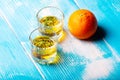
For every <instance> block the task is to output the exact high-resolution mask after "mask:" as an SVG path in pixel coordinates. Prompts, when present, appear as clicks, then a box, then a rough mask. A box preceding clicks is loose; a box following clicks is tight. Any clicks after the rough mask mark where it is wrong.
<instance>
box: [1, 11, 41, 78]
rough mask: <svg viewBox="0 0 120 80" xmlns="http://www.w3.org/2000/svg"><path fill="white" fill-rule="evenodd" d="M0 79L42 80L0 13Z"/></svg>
mask: <svg viewBox="0 0 120 80" xmlns="http://www.w3.org/2000/svg"><path fill="white" fill-rule="evenodd" d="M0 79H1V80H21V79H24V80H28V79H29V80H30V79H42V76H41V75H40V74H39V72H38V71H37V69H36V68H35V66H34V65H33V63H31V61H30V59H29V58H28V57H27V56H26V55H25V51H24V50H23V47H22V46H21V44H20V43H19V41H18V39H17V38H16V37H15V34H13V32H12V31H11V30H10V28H9V27H8V24H7V23H6V21H5V19H4V18H3V16H2V14H1V11H0Z"/></svg>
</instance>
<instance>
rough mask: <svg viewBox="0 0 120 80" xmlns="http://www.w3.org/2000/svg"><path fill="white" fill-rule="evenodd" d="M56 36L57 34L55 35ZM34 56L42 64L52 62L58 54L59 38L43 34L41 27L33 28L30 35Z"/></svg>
mask: <svg viewBox="0 0 120 80" xmlns="http://www.w3.org/2000/svg"><path fill="white" fill-rule="evenodd" d="M54 36H55V35H54ZM29 39H30V43H31V51H32V57H33V59H34V60H35V61H37V62H38V63H40V64H50V63H52V62H53V61H54V60H55V58H56V56H57V40H56V39H55V38H53V37H50V36H49V35H46V34H43V33H42V29H41V28H37V29H35V30H33V31H32V32H31V34H30V36H29Z"/></svg>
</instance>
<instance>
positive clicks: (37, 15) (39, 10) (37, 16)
mask: <svg viewBox="0 0 120 80" xmlns="http://www.w3.org/2000/svg"><path fill="white" fill-rule="evenodd" d="M47 8H54V9H57V10H59V11H60V12H61V13H62V19H64V13H63V11H62V10H61V9H59V8H58V7H55V6H46V7H43V8H41V9H39V10H38V12H37V14H36V18H37V20H38V15H39V12H40V11H42V10H44V9H47Z"/></svg>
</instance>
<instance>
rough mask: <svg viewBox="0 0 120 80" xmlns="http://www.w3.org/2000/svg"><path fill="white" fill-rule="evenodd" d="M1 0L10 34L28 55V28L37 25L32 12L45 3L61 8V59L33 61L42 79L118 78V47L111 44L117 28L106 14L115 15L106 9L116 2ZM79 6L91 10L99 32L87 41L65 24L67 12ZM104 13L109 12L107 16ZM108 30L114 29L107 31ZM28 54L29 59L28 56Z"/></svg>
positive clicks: (119, 58) (119, 63) (30, 28)
mask: <svg viewBox="0 0 120 80" xmlns="http://www.w3.org/2000/svg"><path fill="white" fill-rule="evenodd" d="M1 2H2V5H0V7H1V9H3V8H4V9H3V10H2V11H3V13H4V14H5V16H6V18H7V20H8V21H9V23H10V24H11V25H12V27H11V29H12V30H13V31H14V32H15V33H14V34H15V35H16V36H17V37H18V40H20V42H21V44H22V45H23V48H25V51H26V53H27V54H28V56H29V55H30V53H31V51H30V44H29V40H28V36H29V34H30V32H31V31H32V30H33V29H35V28H36V27H37V23H36V22H37V21H36V17H35V15H36V12H37V11H38V10H39V9H40V8H42V7H44V6H46V5H52V6H57V7H59V8H60V9H61V10H62V11H63V12H64V14H65V26H64V28H65V30H66V33H67V37H66V39H65V41H64V42H63V43H61V44H60V45H59V48H58V52H59V54H60V57H61V62H60V63H59V64H57V65H39V64H37V63H35V62H34V64H35V66H36V65H37V66H36V67H37V69H38V71H41V72H42V74H43V76H44V80H59V79H61V80H69V79H72V80H81V79H119V77H118V76H119V74H117V73H118V72H119V71H120V69H119V66H120V62H119V61H120V57H119V50H118V49H117V48H119V45H117V44H119V42H118V41H116V43H115V45H114V43H112V42H115V40H116V39H118V40H119V38H118V37H117V34H118V30H117V29H114V28H113V27H114V26H113V24H112V21H111V20H109V18H114V17H116V15H113V16H111V15H110V14H109V12H110V13H111V11H110V10H113V11H114V8H115V6H116V5H115V4H117V2H116V3H114V8H112V7H110V6H111V5H112V3H113V2H112V0H111V3H107V2H106V1H103V0H102V1H94V2H93V1H92V2H89V1H87V0H86V1H80V0H79V1H77V0H74V1H73V0H70V1H65V0H64V1H63V0H57V1H55V0H49V1H44V0H40V1H33V0H29V1H21V0H18V1H9V0H8V1H1ZM104 2H105V3H104ZM118 2H119V1H118ZM6 5H7V6H6ZM104 5H105V6H104ZM106 5H107V6H108V7H107V6H106ZM101 6H103V7H101ZM79 7H80V8H86V9H89V10H91V11H92V12H94V14H95V16H96V17H97V19H98V23H99V30H98V33H97V35H99V37H100V38H97V39H94V40H91V41H82V40H78V39H76V38H75V37H73V36H72V35H71V34H70V33H69V30H68V27H67V21H68V18H69V16H70V14H71V13H72V12H73V11H75V10H77V9H79ZM106 7H107V8H109V7H110V10H107V8H106ZM117 7H119V6H117ZM104 8H105V9H104ZM101 9H102V10H101ZM118 9H119V8H118ZM107 11H108V12H107ZM112 13H114V14H116V13H117V12H116V11H114V12H112ZM106 15H110V17H109V16H106ZM117 15H118V14H117ZM117 20H119V18H117ZM113 22H114V23H116V24H115V25H116V26H117V25H118V23H119V22H116V21H115V19H113ZM109 26H110V29H109ZM112 30H114V31H113V32H111V31H112ZM101 33H102V36H101ZM113 34H115V35H116V37H115V38H116V39H113V38H112V37H111V36H113ZM95 38H96V37H95ZM109 39H110V40H109ZM111 45H112V46H111ZM116 46H117V47H116ZM29 58H30V59H31V57H30V56H29ZM91 72H92V73H91ZM112 75H114V76H112ZM41 76H42V75H41Z"/></svg>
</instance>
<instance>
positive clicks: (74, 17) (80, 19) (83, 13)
mask: <svg viewBox="0 0 120 80" xmlns="http://www.w3.org/2000/svg"><path fill="white" fill-rule="evenodd" d="M68 29H69V30H70V32H71V34H72V35H74V36H75V37H77V38H79V39H88V38H90V37H91V36H92V35H93V34H94V33H95V32H96V30H97V19H96V17H95V15H94V14H93V13H92V12H91V11H89V10H86V9H79V10H76V11H74V12H73V13H72V14H71V15H70V17H69V20H68Z"/></svg>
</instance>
